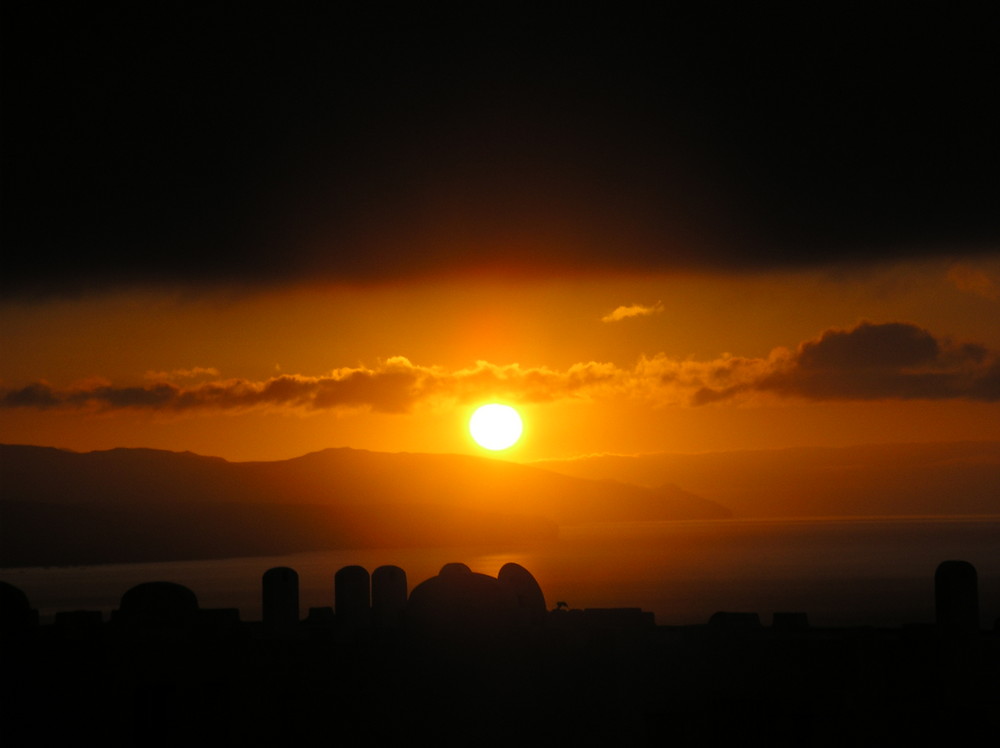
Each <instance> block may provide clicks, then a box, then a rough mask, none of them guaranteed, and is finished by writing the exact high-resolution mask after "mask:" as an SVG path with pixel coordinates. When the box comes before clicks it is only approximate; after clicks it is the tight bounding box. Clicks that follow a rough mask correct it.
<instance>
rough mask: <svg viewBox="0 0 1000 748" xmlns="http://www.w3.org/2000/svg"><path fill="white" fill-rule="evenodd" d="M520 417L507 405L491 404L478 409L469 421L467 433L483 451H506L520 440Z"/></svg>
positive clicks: (521, 426)
mask: <svg viewBox="0 0 1000 748" xmlns="http://www.w3.org/2000/svg"><path fill="white" fill-rule="evenodd" d="M523 428H524V427H523V425H522V424H521V416H519V415H518V414H517V411H516V410H514V409H513V408H512V407H510V406H509V405H499V404H497V403H492V404H490V405H484V406H482V407H481V408H478V409H477V410H476V412H475V413H473V414H472V418H471V419H469V433H471V434H472V438H473V439H475V440H476V444H478V445H479V446H480V447H483V448H485V449H493V450H498V449H507V447H510V446H513V444H514V443H515V442H516V441H517V440H518V439H520V438H521V430H522V429H523Z"/></svg>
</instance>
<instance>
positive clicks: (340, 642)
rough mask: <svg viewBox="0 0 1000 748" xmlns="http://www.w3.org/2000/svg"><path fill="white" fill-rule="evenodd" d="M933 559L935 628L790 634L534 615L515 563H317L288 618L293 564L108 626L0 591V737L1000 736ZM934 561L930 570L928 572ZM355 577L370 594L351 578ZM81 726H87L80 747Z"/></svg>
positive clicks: (786, 741) (996, 694) (576, 739)
mask: <svg viewBox="0 0 1000 748" xmlns="http://www.w3.org/2000/svg"><path fill="white" fill-rule="evenodd" d="M949 563H951V564H953V565H952V566H950V567H949V566H948V565H947V564H943V565H942V567H941V569H939V579H938V580H937V588H936V589H937V592H936V594H937V600H936V603H937V610H938V623H937V624H934V625H922V626H907V627H902V628H898V629H875V628H864V627H861V628H845V629H817V628H813V627H810V626H809V624H808V621H807V619H806V616H805V615H804V614H781V615H777V614H776V615H775V617H774V624H773V625H772V626H770V627H763V626H761V625H760V623H759V620H758V618H757V616H756V615H755V614H740V613H720V614H717V615H716V616H713V618H712V619H711V621H709V622H708V623H706V624H704V625H696V626H680V627H675V626H671V627H665V626H657V625H655V623H654V622H653V620H652V616H651V614H647V613H643V612H642V611H639V610H637V609H615V610H582V611H581V610H565V609H563V608H561V607H557V609H555V610H547V609H546V607H545V604H544V600H543V598H542V597H541V593H540V590H539V589H538V587H537V584H535V582H534V580H533V579H532V578H531V575H530V574H528V573H527V572H526V571H525V570H524V569H521V568H520V567H516V565H513V564H511V565H508V566H507V567H504V569H503V570H501V572H500V574H499V575H498V577H497V578H492V577H488V576H485V575H481V574H473V573H472V572H470V571H469V570H468V569H467V568H466V567H464V566H462V565H459V564H450V565H448V566H446V567H445V568H444V569H442V572H441V574H440V575H439V576H438V577H434V578H433V579H431V580H427V581H426V582H424V583H422V584H421V585H418V586H417V587H415V588H414V589H413V590H412V591H407V590H406V587H405V575H404V574H403V573H402V570H399V569H395V567H381V568H380V569H378V570H376V571H375V573H374V574H373V575H372V576H371V586H370V588H369V587H367V584H368V579H369V577H368V574H367V572H366V571H365V570H363V569H360V567H347V568H346V569H342V570H341V571H340V572H338V574H337V588H336V593H335V595H336V606H335V608H321V609H316V608H314V609H311V610H310V612H309V615H308V616H307V617H306V618H305V619H303V620H299V617H298V615H297V613H298V611H297V605H298V601H297V576H296V575H295V573H294V572H293V571H292V570H290V569H273V570H270V571H269V572H267V574H265V577H264V585H263V587H264V620H263V621H260V622H244V621H241V620H240V618H239V613H238V611H236V610H205V609H199V608H198V606H197V601H196V599H195V597H194V595H193V594H192V593H191V592H190V591H189V590H187V589H186V588H183V587H179V586H177V585H170V584H167V583H153V584H150V585H139V586H138V587H136V588H133V589H132V590H129V591H128V592H127V593H126V594H125V595H124V596H123V598H122V604H121V606H120V609H119V610H117V611H115V614H114V615H113V616H112V618H111V620H110V621H107V622H105V621H103V620H102V619H101V615H100V614H99V613H95V612H89V611H73V612H66V613H63V614H59V615H58V616H57V618H56V622H55V623H53V624H51V625H46V626H39V625H37V623H36V621H35V619H33V617H32V612H31V611H30V608H29V607H28V606H27V601H26V600H25V599H22V598H23V596H20V594H19V591H17V590H15V589H14V588H11V587H10V586H9V585H8V586H6V587H4V588H3V600H2V603H3V608H2V610H3V616H2V619H3V638H2V649H0V653H2V689H3V692H2V694H0V696H2V707H3V712H4V713H3V717H2V722H0V738H2V742H3V743H4V745H39V746H40V745H69V744H78V743H96V744H98V745H101V746H119V745H127V746H131V745H134V746H229V745H233V746H244V745H254V746H297V745H303V746H304V745H331V746H332V745H348V746H350V745H372V746H383V745H393V744H400V743H403V742H404V741H405V742H419V743H420V744H430V745H469V746H473V745H541V744H553V743H554V744H579V745H614V746H618V745H674V746H676V745H680V746H685V745H715V744H722V743H724V742H730V741H751V742H753V743H758V742H764V743H765V744H768V745H775V744H778V745H799V746H801V745H820V746H823V745H850V746H861V745H894V744H895V745H901V744H902V745H905V744H907V743H908V742H909V741H911V740H912V741H913V744H923V743H925V742H927V741H928V740H929V739H930V740H947V741H948V743H949V744H957V743H960V742H961V741H972V740H974V739H976V740H982V739H983V738H984V737H988V736H996V735H997V734H1000V636H998V632H997V631H996V630H995V629H993V630H982V629H980V627H979V624H978V621H977V620H976V617H977V615H978V613H977V608H976V605H977V599H976V589H975V572H974V570H971V567H968V565H965V566H962V565H961V564H960V563H959V564H958V565H954V564H956V563H957V562H949ZM942 569H943V570H944V571H943V572H942ZM369 589H370V592H369ZM88 738H89V740H88Z"/></svg>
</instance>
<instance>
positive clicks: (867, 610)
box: [0, 517, 1000, 627]
mask: <svg viewBox="0 0 1000 748" xmlns="http://www.w3.org/2000/svg"><path fill="white" fill-rule="evenodd" d="M947 559H963V560H966V561H969V562H971V563H972V564H974V565H975V566H976V568H977V570H978V572H979V585H980V607H981V614H982V616H981V621H982V625H983V626H984V627H986V626H988V627H992V625H993V622H994V621H995V620H996V619H997V618H998V617H1000V517H987V518H961V519H941V518H912V519H898V518H894V519H885V520H880V519H852V520H842V519H831V520H819V521H816V520H801V521H754V520H730V521H709V522H662V523H616V524H601V525H585V526H578V527H569V528H563V530H562V531H561V535H560V538H559V540H558V541H556V542H554V543H551V544H547V545H545V546H539V547H531V548H524V549H517V550H511V549H497V548H482V547H468V548H423V549H384V550H377V549H376V550H372V549H366V550H353V551H327V552H315V553H300V554H294V555H290V556H275V557H257V558H237V559H226V560H214V561H185V562H169V563H155V564H111V565H104V566H80V567H53V568H30V569H0V579H3V580H4V581H7V582H10V583H11V584H14V585H16V586H18V587H20V588H21V589H23V590H24V591H25V592H26V593H27V594H28V597H29V599H30V600H31V604H32V607H35V608H37V609H38V610H39V613H40V614H41V616H42V620H43V621H48V620H51V617H52V616H53V615H54V613H55V612H56V611H59V610H81V609H82V610H101V611H104V612H105V614H107V613H108V612H109V611H110V610H112V609H114V608H116V607H117V606H118V602H119V600H120V599H121V595H122V593H124V592H125V591H126V590H127V589H129V588H130V587H131V586H133V585H135V584H139V583H140V582H148V581H154V580H166V581H172V582H178V583H180V584H184V585H187V586H188V587H190V588H191V589H192V590H194V592H195V593H196V594H197V596H198V600H199V602H200V604H201V605H202V607H206V608H239V609H240V611H241V615H242V617H243V619H244V620H258V619H259V618H260V578H261V575H262V574H263V573H264V571H266V570H267V569H269V568H271V567H273V566H291V567H292V568H294V569H295V570H296V571H298V573H299V576H300V581H301V603H302V611H303V615H304V614H305V612H306V609H307V608H308V607H311V606H329V605H332V604H333V574H334V572H335V571H336V570H337V569H339V568H341V567H342V566H346V565H348V564H360V565H362V566H365V567H366V568H368V570H369V571H371V570H373V569H374V568H375V567H377V566H380V565H383V564H395V565H397V566H400V567H402V568H403V569H404V570H406V573H407V577H408V579H409V584H410V587H411V588H412V587H413V586H415V585H416V584H418V583H420V582H421V581H423V580H424V579H427V578H428V577H431V576H433V575H434V574H436V573H437V571H438V569H440V568H441V566H442V565H443V564H445V563H448V562H450V561H462V562H464V563H466V564H468V565H469V566H470V567H471V568H472V570H473V571H478V572H482V573H485V574H490V575H495V574H496V573H497V572H498V571H499V569H500V567H501V566H502V565H503V564H505V563H507V562H508V561H514V562H517V563H519V564H521V565H523V566H524V567H526V568H527V569H528V570H529V571H531V572H532V574H534V575H535V578H536V579H537V580H538V582H539V584H540V585H541V587H542V590H543V592H544V593H545V597H546V602H547V604H548V605H549V607H554V606H555V605H556V603H557V602H560V601H561V602H566V603H567V604H568V605H569V606H570V607H574V608H587V607H622V606H624V607H641V608H643V609H644V610H650V611H653V613H654V614H655V615H656V621H657V623H660V624H676V625H681V624H692V623H704V622H705V621H706V620H707V619H708V617H709V616H710V615H711V614H712V613H714V612H716V611H719V610H730V611H737V610H738V611H755V612H757V613H759V614H760V616H761V620H762V622H763V623H765V624H767V623H769V622H770V618H771V614H772V613H773V612H776V611H804V612H806V613H808V614H809V620H810V622H812V623H813V624H815V625H821V626H822V625H831V626H844V625H861V624H870V625H876V626H899V625H902V624H904V623H929V622H932V621H933V620H934V586H933V575H934V569H935V568H936V566H937V564H938V563H939V562H941V561H944V560H947Z"/></svg>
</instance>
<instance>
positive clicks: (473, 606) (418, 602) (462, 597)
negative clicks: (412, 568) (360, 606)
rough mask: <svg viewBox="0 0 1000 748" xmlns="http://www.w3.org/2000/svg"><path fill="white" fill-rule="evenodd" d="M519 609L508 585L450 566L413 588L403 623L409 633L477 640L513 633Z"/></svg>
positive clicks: (463, 567) (461, 565) (458, 565)
mask: <svg viewBox="0 0 1000 748" xmlns="http://www.w3.org/2000/svg"><path fill="white" fill-rule="evenodd" d="M518 609H519V608H518V602H517V595H516V594H515V593H514V591H513V590H512V589H511V588H510V587H509V586H507V585H503V584H501V583H500V582H499V580H497V579H495V578H494V577H491V576H488V575H486V574H478V573H476V572H473V571H472V570H471V569H469V567H468V566H466V565H465V564H454V563H453V564H446V565H445V566H444V567H442V569H441V571H440V572H439V573H438V575H437V576H436V577H431V578H430V579H428V580H426V581H424V582H421V583H420V584H418V585H417V586H416V587H414V588H413V591H412V592H411V593H410V598H409V600H408V601H407V604H406V624H407V627H408V628H409V629H410V630H411V631H414V632H417V633H420V634H426V635H431V636H434V637H436V638H445V639H450V640H453V641H468V640H476V639H482V638H484V637H486V638H490V637H494V636H501V635H503V634H506V633H508V632H510V631H512V630H513V629H514V628H515V627H516V625H517V622H518Z"/></svg>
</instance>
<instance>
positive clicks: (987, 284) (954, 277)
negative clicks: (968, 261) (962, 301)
mask: <svg viewBox="0 0 1000 748" xmlns="http://www.w3.org/2000/svg"><path fill="white" fill-rule="evenodd" d="M948 280H949V281H951V282H952V284H954V286H955V288H957V289H958V290H959V291H966V292H968V293H972V294H975V295H976V296H982V297H983V298H984V299H990V300H991V301H996V300H997V299H1000V284H998V283H997V281H995V280H994V279H993V278H992V277H990V276H989V275H988V274H987V273H986V272H985V271H983V270H980V269H978V268H974V267H970V266H969V265H962V264H956V265H952V267H951V269H950V270H949V271H948Z"/></svg>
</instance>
